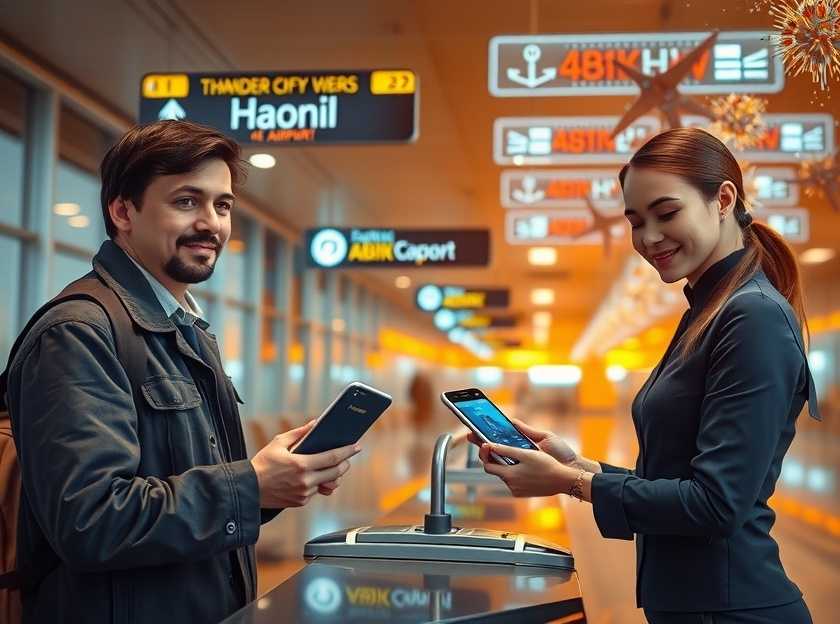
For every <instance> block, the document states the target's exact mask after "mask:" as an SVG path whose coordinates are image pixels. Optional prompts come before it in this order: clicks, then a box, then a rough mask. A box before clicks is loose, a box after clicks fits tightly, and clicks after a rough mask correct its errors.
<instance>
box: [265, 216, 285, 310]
mask: <svg viewBox="0 0 840 624" xmlns="http://www.w3.org/2000/svg"><path fill="white" fill-rule="evenodd" d="M280 245H281V243H280V241H279V239H278V238H277V236H275V235H274V234H273V233H272V232H271V231H270V230H266V231H265V247H264V249H265V251H264V255H263V286H262V301H263V305H264V306H266V307H267V308H268V309H269V310H276V309H277V293H276V292H275V288H276V284H277V270H278V265H277V254H278V253H279V252H280Z"/></svg>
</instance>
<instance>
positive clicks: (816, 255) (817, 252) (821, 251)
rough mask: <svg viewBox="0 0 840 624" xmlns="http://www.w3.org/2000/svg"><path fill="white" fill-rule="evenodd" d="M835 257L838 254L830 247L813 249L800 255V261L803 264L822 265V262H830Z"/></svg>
mask: <svg viewBox="0 0 840 624" xmlns="http://www.w3.org/2000/svg"><path fill="white" fill-rule="evenodd" d="M835 255H836V252H835V251H834V250H833V249H829V248H828V247H812V248H811V249H806V250H805V251H803V252H802V253H801V254H800V256H799V261H800V262H801V263H802V264H820V263H821V262H828V261H829V260H831V259H832V258H833V257H834V256H835Z"/></svg>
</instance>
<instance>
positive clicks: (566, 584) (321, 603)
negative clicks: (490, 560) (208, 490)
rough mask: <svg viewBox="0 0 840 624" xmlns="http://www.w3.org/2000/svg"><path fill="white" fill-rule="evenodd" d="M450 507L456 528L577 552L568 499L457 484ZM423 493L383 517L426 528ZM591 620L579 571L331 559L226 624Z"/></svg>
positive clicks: (303, 572)
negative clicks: (519, 536)
mask: <svg viewBox="0 0 840 624" xmlns="http://www.w3.org/2000/svg"><path fill="white" fill-rule="evenodd" d="M447 491H448V496H447V505H446V509H447V511H449V512H450V513H451V514H452V517H453V524H454V525H455V526H468V527H476V528H487V529H496V530H500V531H505V530H506V531H517V532H519V531H521V532H527V533H528V534H530V535H532V536H534V537H535V538H538V539H542V540H546V541H551V542H554V543H557V544H560V545H566V546H568V543H569V542H568V535H567V533H566V531H565V523H564V519H563V514H562V511H561V509H560V507H559V502H558V501H557V499H555V498H550V499H515V498H511V497H508V496H503V495H501V494H500V493H497V494H495V495H493V493H492V492H493V491H492V490H490V492H489V494H490V495H487V494H485V493H484V490H483V489H479V490H478V491H477V492H474V489H473V488H472V487H471V486H467V485H463V484H460V485H450V486H449V487H448V488H447ZM427 511H428V497H426V496H424V493H421V494H420V495H418V496H415V497H413V498H412V499H411V500H409V501H407V502H405V503H404V504H402V505H400V506H399V507H398V508H397V509H395V510H394V511H393V512H391V513H389V514H387V515H386V516H384V517H382V518H380V519H379V520H378V521H377V523H376V524H377V525H379V526H383V527H384V526H391V525H410V524H412V523H417V522H418V519H422V518H423V514H424V513H425V512H427ZM434 621H442V622H446V621H458V622H517V623H519V622H522V623H525V622H552V621H560V622H564V623H565V622H569V623H571V622H585V621H586V620H585V615H584V607H583V600H582V597H581V594H580V586H579V584H578V578H577V573H576V572H575V571H574V570H562V569H552V568H547V567H539V566H529V565H511V564H487V563H457V562H451V561H421V560H411V559H397V560H394V559H375V558H347V557H342V558H324V557H319V558H316V559H314V560H311V561H310V562H309V563H308V564H305V565H304V566H303V567H302V569H301V570H300V571H298V572H297V573H296V574H295V575H294V576H292V577H290V578H289V579H287V580H286V581H285V582H284V583H282V584H280V585H279V586H277V587H276V588H275V589H273V590H272V591H270V592H268V593H267V594H265V595H264V596H263V597H262V598H260V599H259V600H258V601H256V602H255V603H252V604H250V605H248V606H247V607H245V608H244V609H242V610H240V611H239V612H237V613H236V614H234V615H233V616H231V617H230V618H228V619H227V620H225V624H245V623H248V624H251V623H253V624H259V623H263V622H264V623H266V624H268V623H269V622H271V623H277V624H279V623H281V622H313V623H320V622H323V623H338V622H434Z"/></svg>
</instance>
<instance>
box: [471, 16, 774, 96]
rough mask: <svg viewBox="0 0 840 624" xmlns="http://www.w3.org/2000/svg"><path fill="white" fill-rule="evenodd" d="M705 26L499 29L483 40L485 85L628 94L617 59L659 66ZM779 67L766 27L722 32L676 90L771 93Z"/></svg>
mask: <svg viewBox="0 0 840 624" xmlns="http://www.w3.org/2000/svg"><path fill="white" fill-rule="evenodd" d="M711 34H712V33H711V32H708V31H705V32H675V33H621V34H611V33H607V34H576V35H575V34H572V35H504V36H498V37H493V38H492V39H491V40H490V46H489V51H488V72H487V74H488V89H489V90H490V93H491V95H494V96H496V97H557V96H581V95H635V94H637V93H638V92H639V87H638V85H637V84H636V83H635V82H633V81H632V80H631V79H630V78H629V77H628V76H627V75H626V74H625V73H624V72H623V71H622V70H621V69H620V68H619V66H618V65H617V64H616V62H618V63H621V64H623V65H626V66H628V67H631V68H634V69H636V70H637V71H640V72H641V73H643V74H647V75H653V74H662V73H665V72H666V71H667V70H668V69H669V68H671V67H673V66H674V65H675V64H676V63H677V62H679V60H680V59H681V58H682V57H684V56H685V55H687V54H688V53H689V52H691V50H693V49H694V48H696V47H697V46H698V45H699V44H700V43H701V42H703V41H704V40H705V39H706V38H707V37H709V35H711ZM783 87H784V67H783V65H782V60H781V58H780V57H779V56H778V55H777V54H776V51H775V46H774V44H773V41H772V39H771V37H770V33H768V32H767V31H757V30H751V31H737V32H721V33H719V34H718V38H717V41H716V42H715V44H714V45H713V46H712V47H711V48H710V49H709V50H708V51H707V52H706V53H705V54H703V55H702V56H701V57H700V58H699V59H698V60H697V62H696V63H694V65H693V66H692V67H691V70H690V71H689V73H688V76H686V78H685V79H684V80H683V81H682V82H681V83H680V86H679V90H680V91H681V92H683V93H687V94H694V95H711V94H728V93H778V92H780V91H781V90H782V88H783Z"/></svg>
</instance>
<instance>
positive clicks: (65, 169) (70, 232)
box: [52, 160, 105, 252]
mask: <svg viewBox="0 0 840 624" xmlns="http://www.w3.org/2000/svg"><path fill="white" fill-rule="evenodd" d="M99 188H100V184H99V178H98V177H96V176H95V175H93V174H91V173H89V172H87V171H85V170H84V169H81V168H79V167H78V166H76V165H74V164H73V163H71V162H68V161H65V160H61V161H59V163H58V170H57V171H56V184H55V201H56V203H55V205H54V206H53V215H52V231H53V239H54V240H56V241H59V242H62V243H67V244H69V245H74V246H75V247H79V248H82V249H86V250H88V251H91V252H96V251H97V250H98V249H99V245H101V244H102V240H103V239H104V238H105V226H104V224H103V223H102V210H101V208H100V204H99Z"/></svg>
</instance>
